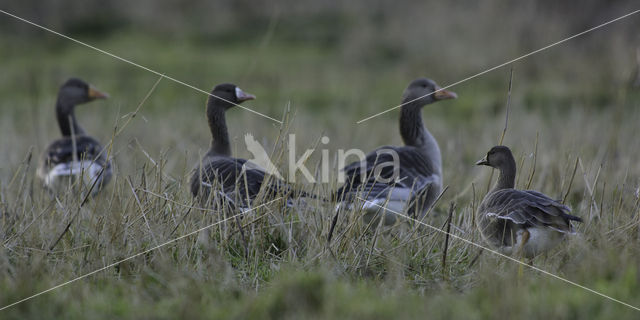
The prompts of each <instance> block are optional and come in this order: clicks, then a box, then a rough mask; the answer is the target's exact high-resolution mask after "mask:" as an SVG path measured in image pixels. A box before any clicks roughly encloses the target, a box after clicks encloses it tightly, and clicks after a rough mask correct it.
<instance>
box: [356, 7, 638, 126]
mask: <svg viewBox="0 0 640 320" xmlns="http://www.w3.org/2000/svg"><path fill="white" fill-rule="evenodd" d="M638 12H640V9H639V10H636V11H632V12H629V13H627V14H625V15H623V16H620V17H617V18H615V19H613V20H609V21H607V22H605V23H602V24H599V25H597V26H595V27H593V28H590V29H587V30H585V31H582V32H580V33H576V34H574V35H572V36H570V37H568V38H564V39H562V40H560V41H557V42H554V43H552V44H550V45H547V46H544V47H542V48H540V49H538V50H534V51H531V52H529V53H527V54H524V55H522V56H519V57H517V58H515V59H511V60H509V61H507V62H505V63H502V64H499V65H497V66H495V67H492V68H489V69H487V70H484V71H482V72H479V73H476V74H474V75H472V76H470V77H467V78H464V79H462V80H460V81H457V82H454V83H451V84H449V85H446V86H444V87H442V88H440V89H438V90H436V91H434V92H432V93H429V94H425V95H424V96H422V97H418V98H415V99H413V100H411V101H407V102H404V103H402V104H399V105H397V106H395V107H393V108H390V109H387V110H385V111H382V112H378V113H376V114H374V115H372V116H369V117H366V118H364V119H361V120H358V121H356V124H361V123H363V122H365V121H367V120H370V119H373V118H375V117H377V116H379V115H382V114H385V113H387V112H389V111H392V110H395V109H398V108H400V107H402V106H404V105H406V104H409V103H411V102H413V101H416V100H419V99H422V98H424V97H428V96H430V95H433V94H435V93H436V92H440V91H442V90H446V89H448V88H451V87H453V86H455V85H459V84H461V83H463V82H466V81H469V80H471V79H473V78H476V77H479V76H481V75H483V74H485V73H488V72H491V71H493V70H496V69H499V68H502V67H504V66H506V65H508V64H511V63H514V62H516V61H518V60H522V59H524V58H527V57H529V56H532V55H534V54H536V53H539V52H541V51H544V50H547V49H549V48H551V47H555V46H557V45H559V44H561V43H564V42H567V41H569V40H571V39H573V38H577V37H579V36H581V35H584V34H587V33H589V32H591V31H594V30H597V29H600V28H602V27H604V26H606V25H608V24H611V23H614V22H616V21H618V20H622V19H624V18H627V17H629V16H632V15H634V14H636V13H638Z"/></svg>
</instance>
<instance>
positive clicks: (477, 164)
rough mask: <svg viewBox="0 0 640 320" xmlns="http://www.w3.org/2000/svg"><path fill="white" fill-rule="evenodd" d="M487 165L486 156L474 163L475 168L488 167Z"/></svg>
mask: <svg viewBox="0 0 640 320" xmlns="http://www.w3.org/2000/svg"><path fill="white" fill-rule="evenodd" d="M488 165H489V161H487V156H484V158H482V159H480V160H478V162H476V166H488Z"/></svg>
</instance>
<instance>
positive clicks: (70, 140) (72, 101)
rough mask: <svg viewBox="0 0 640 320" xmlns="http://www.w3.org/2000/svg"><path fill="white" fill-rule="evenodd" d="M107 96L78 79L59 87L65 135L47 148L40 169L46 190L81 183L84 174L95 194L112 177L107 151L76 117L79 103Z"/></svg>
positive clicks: (58, 111)
mask: <svg viewBox="0 0 640 320" xmlns="http://www.w3.org/2000/svg"><path fill="white" fill-rule="evenodd" d="M108 97H109V95H108V94H106V93H104V92H101V91H99V90H98V89H96V88H95V87H93V86H92V85H90V84H88V83H87V82H85V81H83V80H80V79H78V78H71V79H69V80H67V82H65V83H64V84H63V85H62V87H60V90H59V91H58V100H57V102H56V108H55V111H56V119H57V121H58V126H59V127H60V132H61V133H62V138H60V139H57V140H55V141H53V142H52V143H51V144H49V146H48V147H47V148H46V149H45V151H44V154H43V156H42V159H41V163H40V166H39V167H38V171H37V175H38V177H39V178H40V179H41V180H42V181H43V184H44V186H45V187H46V188H47V189H49V190H51V191H53V192H54V193H57V192H59V191H61V190H63V189H65V188H66V187H67V186H68V185H70V184H75V183H76V182H78V177H80V176H81V181H82V183H84V185H85V186H86V188H87V190H88V189H89V188H91V186H93V189H92V195H95V194H97V193H98V192H99V191H100V190H101V189H102V188H103V187H104V186H105V185H106V184H107V183H108V182H109V180H111V175H112V170H111V161H110V160H109V159H108V158H107V154H106V152H105V151H103V147H102V146H101V145H100V143H99V142H98V141H97V140H96V139H95V138H93V137H91V136H89V135H88V134H87V133H86V131H85V130H84V129H83V128H82V127H80V125H79V124H78V120H77V119H76V116H75V107H76V106H77V105H80V104H84V103H87V102H91V101H94V100H96V99H106V98H108ZM94 184H95V185H94Z"/></svg>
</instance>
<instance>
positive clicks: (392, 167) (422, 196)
mask: <svg viewBox="0 0 640 320" xmlns="http://www.w3.org/2000/svg"><path fill="white" fill-rule="evenodd" d="M456 97H457V95H456V94H455V93H454V92H451V91H447V90H443V89H441V88H440V87H439V86H438V85H437V84H436V83H435V82H434V81H432V80H430V79H426V78H420V79H417V80H414V81H412V82H411V83H410V84H409V86H408V87H407V89H406V90H405V91H404V94H403V96H402V107H401V110H400V135H401V136H402V141H403V142H404V146H384V147H380V148H378V149H376V150H374V151H372V152H371V153H369V154H368V155H367V156H366V159H365V160H364V161H362V162H354V163H351V164H349V165H347V166H346V167H344V168H343V171H344V173H345V178H346V179H345V184H344V185H343V186H342V187H340V188H339V189H338V190H337V191H336V193H335V197H336V198H337V199H338V200H339V201H340V202H341V203H340V204H339V206H338V211H340V208H341V207H343V206H346V208H349V209H350V208H352V207H353V203H356V202H358V203H362V201H360V200H358V199H357V198H361V199H366V200H367V201H366V202H364V203H363V205H362V208H363V210H364V211H365V213H364V219H365V222H367V223H368V222H369V221H371V219H373V218H375V217H376V216H377V215H378V214H379V212H381V211H384V213H383V214H384V220H383V221H384V224H385V225H392V224H394V223H395V221H396V214H395V213H393V211H395V212H404V211H405V208H407V211H408V214H409V215H410V216H412V217H422V216H423V215H424V214H425V213H426V211H427V210H428V209H429V207H431V206H432V205H433V203H434V202H435V200H436V198H437V196H438V195H439V194H440V191H441V190H442V159H441V155H440V148H439V147H438V142H437V141H436V139H435V138H434V137H433V136H432V135H431V133H430V132H429V130H427V128H426V127H425V126H424V123H423V121H422V113H421V111H422V107H424V106H425V105H427V104H431V103H434V102H436V101H439V100H445V99H454V98H456ZM379 129H380V130H384V129H385V128H379ZM380 206H383V207H385V208H386V209H388V210H386V209H383V210H381V208H380ZM337 218H338V213H336V215H335V217H334V219H333V225H332V227H331V230H330V232H329V239H330V238H331V233H332V231H333V226H334V225H335V223H336V221H337Z"/></svg>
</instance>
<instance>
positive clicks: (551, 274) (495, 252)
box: [357, 197, 640, 311]
mask: <svg viewBox="0 0 640 320" xmlns="http://www.w3.org/2000/svg"><path fill="white" fill-rule="evenodd" d="M357 198H358V199H360V200H362V201H365V202H369V203H371V204H373V205H375V206H377V207H380V208H383V209H385V210H387V211H389V212H393V213H394V214H396V215H398V216H400V217H403V218H405V219H408V220H411V221H415V222H417V223H419V224H422V225H424V226H426V227H429V228H431V229H432V230H435V231H438V232H441V233H444V234H447V235H449V236H450V237H453V238H456V239H458V240H461V241H464V242H466V243H468V244H470V245H473V246H476V247H478V248H480V249H483V250H487V251H489V252H491V253H493V254H496V255H499V256H501V257H503V258H506V259H509V260H511V261H513V262H516V263H519V264H521V265H523V266H526V267H529V268H531V269H533V270H536V271H538V272H540V273H543V274H545V275H548V276H551V277H553V278H556V279H558V280H561V281H564V282H566V283H569V284H571V285H574V286H576V287H578V288H581V289H584V290H587V291H589V292H591V293H594V294H596V295H599V296H601V297H603V298H607V299H609V300H611V301H614V302H617V303H619V304H622V305H624V306H627V307H629V308H631V309H635V310H636V311H640V308H639V307H636V306H633V305H630V304H628V303H626V302H623V301H620V300H618V299H616V298H612V297H610V296H608V295H606V294H604V293H600V292H598V291H596V290H593V289H591V288H588V287H585V286H583V285H581V284H579V283H576V282H573V281H571V280H568V279H565V278H563V277H561V276H558V275H555V274H553V273H551V272H549V271H546V270H544V269H540V268H538V267H535V266H532V265H529V264H526V263H524V262H522V261H520V260H518V259H515V258H513V257H510V256H508V255H505V254H503V253H500V252H498V251H495V250H492V249H489V248H487V247H485V246H483V245H480V244H477V243H475V242H473V241H471V240H467V239H465V238H463V237H460V236H457V235H455V234H453V233H450V232H446V231H444V230H441V229H440V228H436V227H434V226H432V225H429V224H427V223H425V222H422V221H420V220H418V219H414V218H412V217H409V216H407V215H405V214H402V213H399V212H397V211H394V210H391V209H389V208H385V207H383V206H381V205H379V204H377V203H373V202H371V201H369V200H366V199H363V198H360V197H357Z"/></svg>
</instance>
